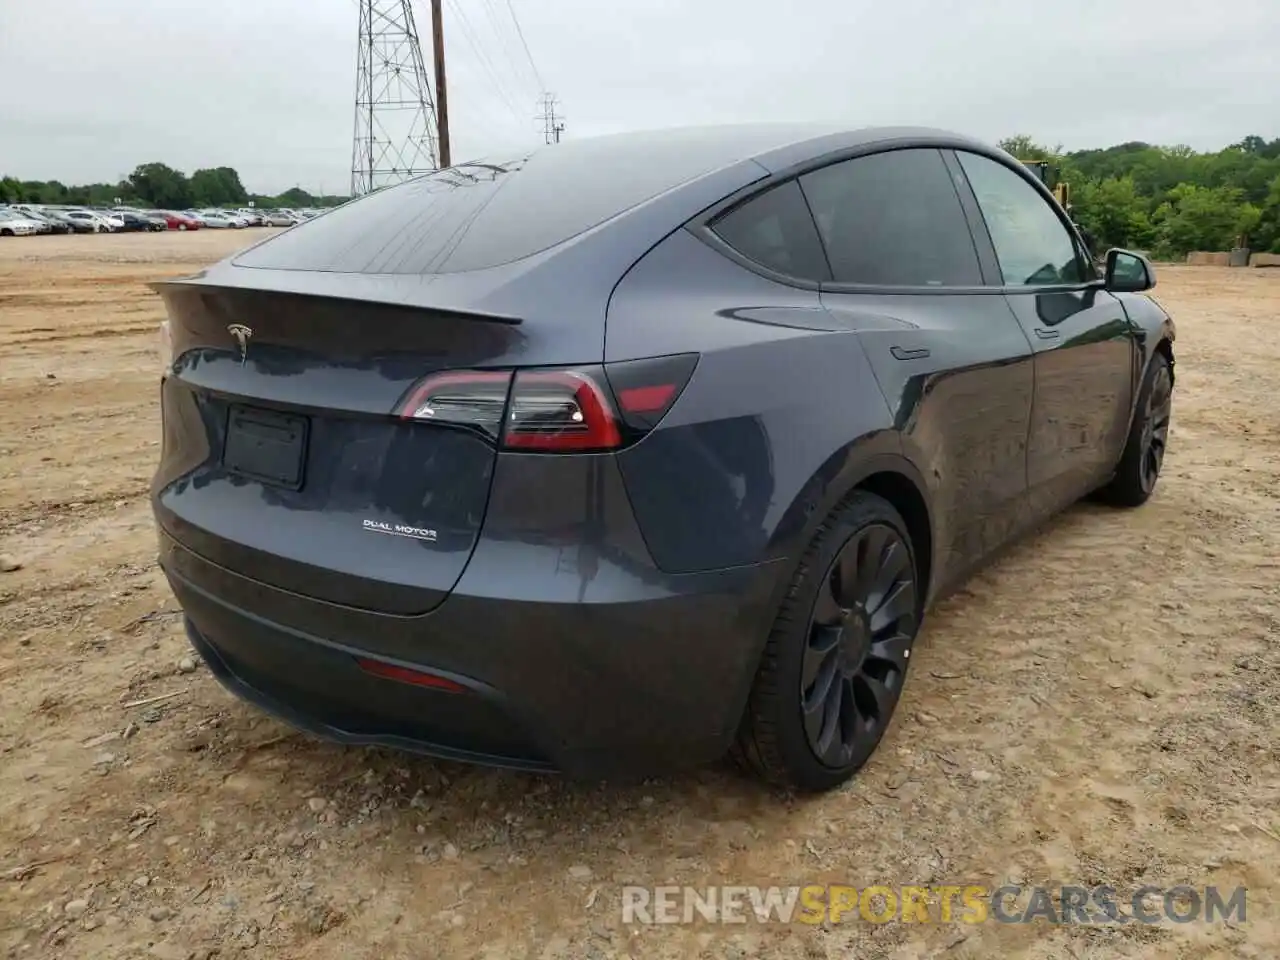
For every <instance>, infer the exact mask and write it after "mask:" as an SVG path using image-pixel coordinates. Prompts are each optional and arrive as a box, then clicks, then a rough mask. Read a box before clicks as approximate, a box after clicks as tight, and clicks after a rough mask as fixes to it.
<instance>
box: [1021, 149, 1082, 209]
mask: <svg viewBox="0 0 1280 960" xmlns="http://www.w3.org/2000/svg"><path fill="white" fill-rule="evenodd" d="M1022 165H1023V166H1024V167H1026V168H1027V169H1028V170H1030V171H1031V172H1032V173H1034V174H1035V175H1036V178H1037V179H1038V180H1039V181H1040V182H1041V183H1043V184H1044V185H1045V186H1046V187H1048V188H1049V189H1050V190H1051V191H1053V197H1054V199H1055V200H1057V201H1058V206H1060V207H1061V208H1062V209H1063V210H1068V209H1070V207H1071V184H1069V183H1067V182H1066V181H1065V180H1059V179H1058V172H1057V171H1056V170H1054V169H1053V167H1052V165H1050V163H1049V161H1048V160H1023V161H1022Z"/></svg>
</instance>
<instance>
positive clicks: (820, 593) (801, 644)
mask: <svg viewBox="0 0 1280 960" xmlns="http://www.w3.org/2000/svg"><path fill="white" fill-rule="evenodd" d="M915 550H916V547H915V545H914V543H913V541H912V538H911V536H910V534H909V532H908V528H907V525H906V523H905V522H904V521H903V519H902V516H901V515H900V514H899V513H898V511H897V510H896V509H895V508H894V506H893V504H891V503H890V502H889V501H887V500H885V499H884V498H883V497H880V496H877V495H876V494H873V493H871V492H869V491H866V490H854V491H852V492H851V493H850V494H849V495H848V496H847V497H846V498H845V500H844V501H843V502H842V503H840V504H839V505H838V506H837V507H836V508H835V509H834V510H833V511H832V512H831V514H830V515H829V516H828V517H827V518H826V519H825V520H823V522H822V523H821V524H820V525H819V527H818V529H817V530H816V531H815V532H814V534H813V539H812V540H811V542H810V544H809V546H808V548H807V549H806V550H805V552H804V554H803V556H802V557H801V559H800V562H799V564H798V566H797V569H796V572H795V575H794V577H793V579H792V582H791V584H790V586H789V589H788V590H787V593H786V596H785V598H784V599H783V600H782V603H781V605H780V606H779V609H778V614H777V617H776V619H775V620H774V624H773V628H772V630H771V631H770V633H769V637H768V639H767V641H766V643H765V648H764V651H763V653H762V655H761V658H760V665H759V667H758V668H757V671H756V676H755V679H754V682H753V684H752V688H751V693H750V695H749V697H748V700H747V707H746V710H745V711H744V712H743V717H742V721H741V723H740V725H739V728H738V734H737V738H736V740H735V742H734V745H733V748H732V750H731V755H732V757H733V758H734V759H735V760H736V761H737V762H738V764H739V765H740V766H742V767H745V768H746V769H748V770H749V771H751V772H752V773H755V774H756V775H758V776H760V777H762V778H764V779H765V780H767V781H769V782H770V783H773V784H776V785H778V786H782V787H787V788H791V789H795V790H801V791H805V792H819V791H823V790H830V789H832V788H833V787H837V786H839V785H840V784H842V783H844V782H845V781H846V780H848V779H849V778H850V777H852V776H853V775H854V774H855V773H856V772H857V771H858V769H859V768H861V767H862V766H863V764H865V763H866V762H867V760H868V759H869V758H870V757H871V755H872V753H874V752H875V749H876V747H877V746H878V745H879V743H880V740H881V738H882V737H883V736H884V734H885V731H886V730H887V729H888V726H889V722H890V719H891V718H892V716H893V712H894V709H895V708H896V707H897V704H898V698H899V697H900V696H901V694H902V688H903V684H904V682H905V680H906V675H907V665H908V663H909V662H910V657H911V648H912V645H913V643H914V642H915V637H916V633H917V632H918V630H919V628H920V618H921V614H922V612H923V609H922V608H923V605H924V604H923V599H924V596H925V588H924V587H923V586H922V585H921V583H920V580H919V572H918V571H919V566H918V563H917V560H916V552H915Z"/></svg>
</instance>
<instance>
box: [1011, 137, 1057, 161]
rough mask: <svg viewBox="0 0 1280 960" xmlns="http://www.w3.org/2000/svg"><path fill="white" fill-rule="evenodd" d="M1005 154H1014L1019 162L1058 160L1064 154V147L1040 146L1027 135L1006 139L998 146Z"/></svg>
mask: <svg viewBox="0 0 1280 960" xmlns="http://www.w3.org/2000/svg"><path fill="white" fill-rule="evenodd" d="M998 146H999V147H1000V149H1001V150H1003V151H1004V152H1005V153H1009V154H1012V155H1013V156H1015V157H1017V158H1018V159H1019V160H1049V161H1053V160H1056V159H1057V157H1058V156H1060V155H1061V153H1062V146H1061V144H1059V145H1058V146H1056V147H1046V146H1042V145H1041V144H1038V143H1036V142H1035V140H1033V139H1032V138H1031V137H1029V136H1027V135H1026V134H1025V133H1019V134H1015V135H1014V136H1012V137H1005V139H1003V140H1001V141H1000V143H999V144H998Z"/></svg>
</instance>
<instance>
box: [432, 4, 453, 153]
mask: <svg viewBox="0 0 1280 960" xmlns="http://www.w3.org/2000/svg"><path fill="white" fill-rule="evenodd" d="M431 51H432V59H434V60H435V64H436V136H437V137H438V138H439V142H440V169H441V170H443V169H445V168H446V167H448V166H450V158H449V99H448V94H447V93H446V92H445V83H444V24H443V23H442V22H441V16H440V0H431Z"/></svg>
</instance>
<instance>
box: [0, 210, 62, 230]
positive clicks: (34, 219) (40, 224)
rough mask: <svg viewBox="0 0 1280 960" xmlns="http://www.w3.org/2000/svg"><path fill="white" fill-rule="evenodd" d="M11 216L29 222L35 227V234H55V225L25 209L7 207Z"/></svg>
mask: <svg viewBox="0 0 1280 960" xmlns="http://www.w3.org/2000/svg"><path fill="white" fill-rule="evenodd" d="M4 209H7V210H8V211H9V212H10V213H11V214H13V215H14V216H15V217H18V218H20V219H23V220H29V221H30V222H31V223H32V224H34V226H35V231H34V232H35V233H38V234H39V233H53V225H52V224H51V223H50V222H49V221H48V220H46V219H45V218H44V217H42V216H40V215H39V214H38V213H32V212H31V211H30V210H27V209H25V208H23V207H5V208H4Z"/></svg>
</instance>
